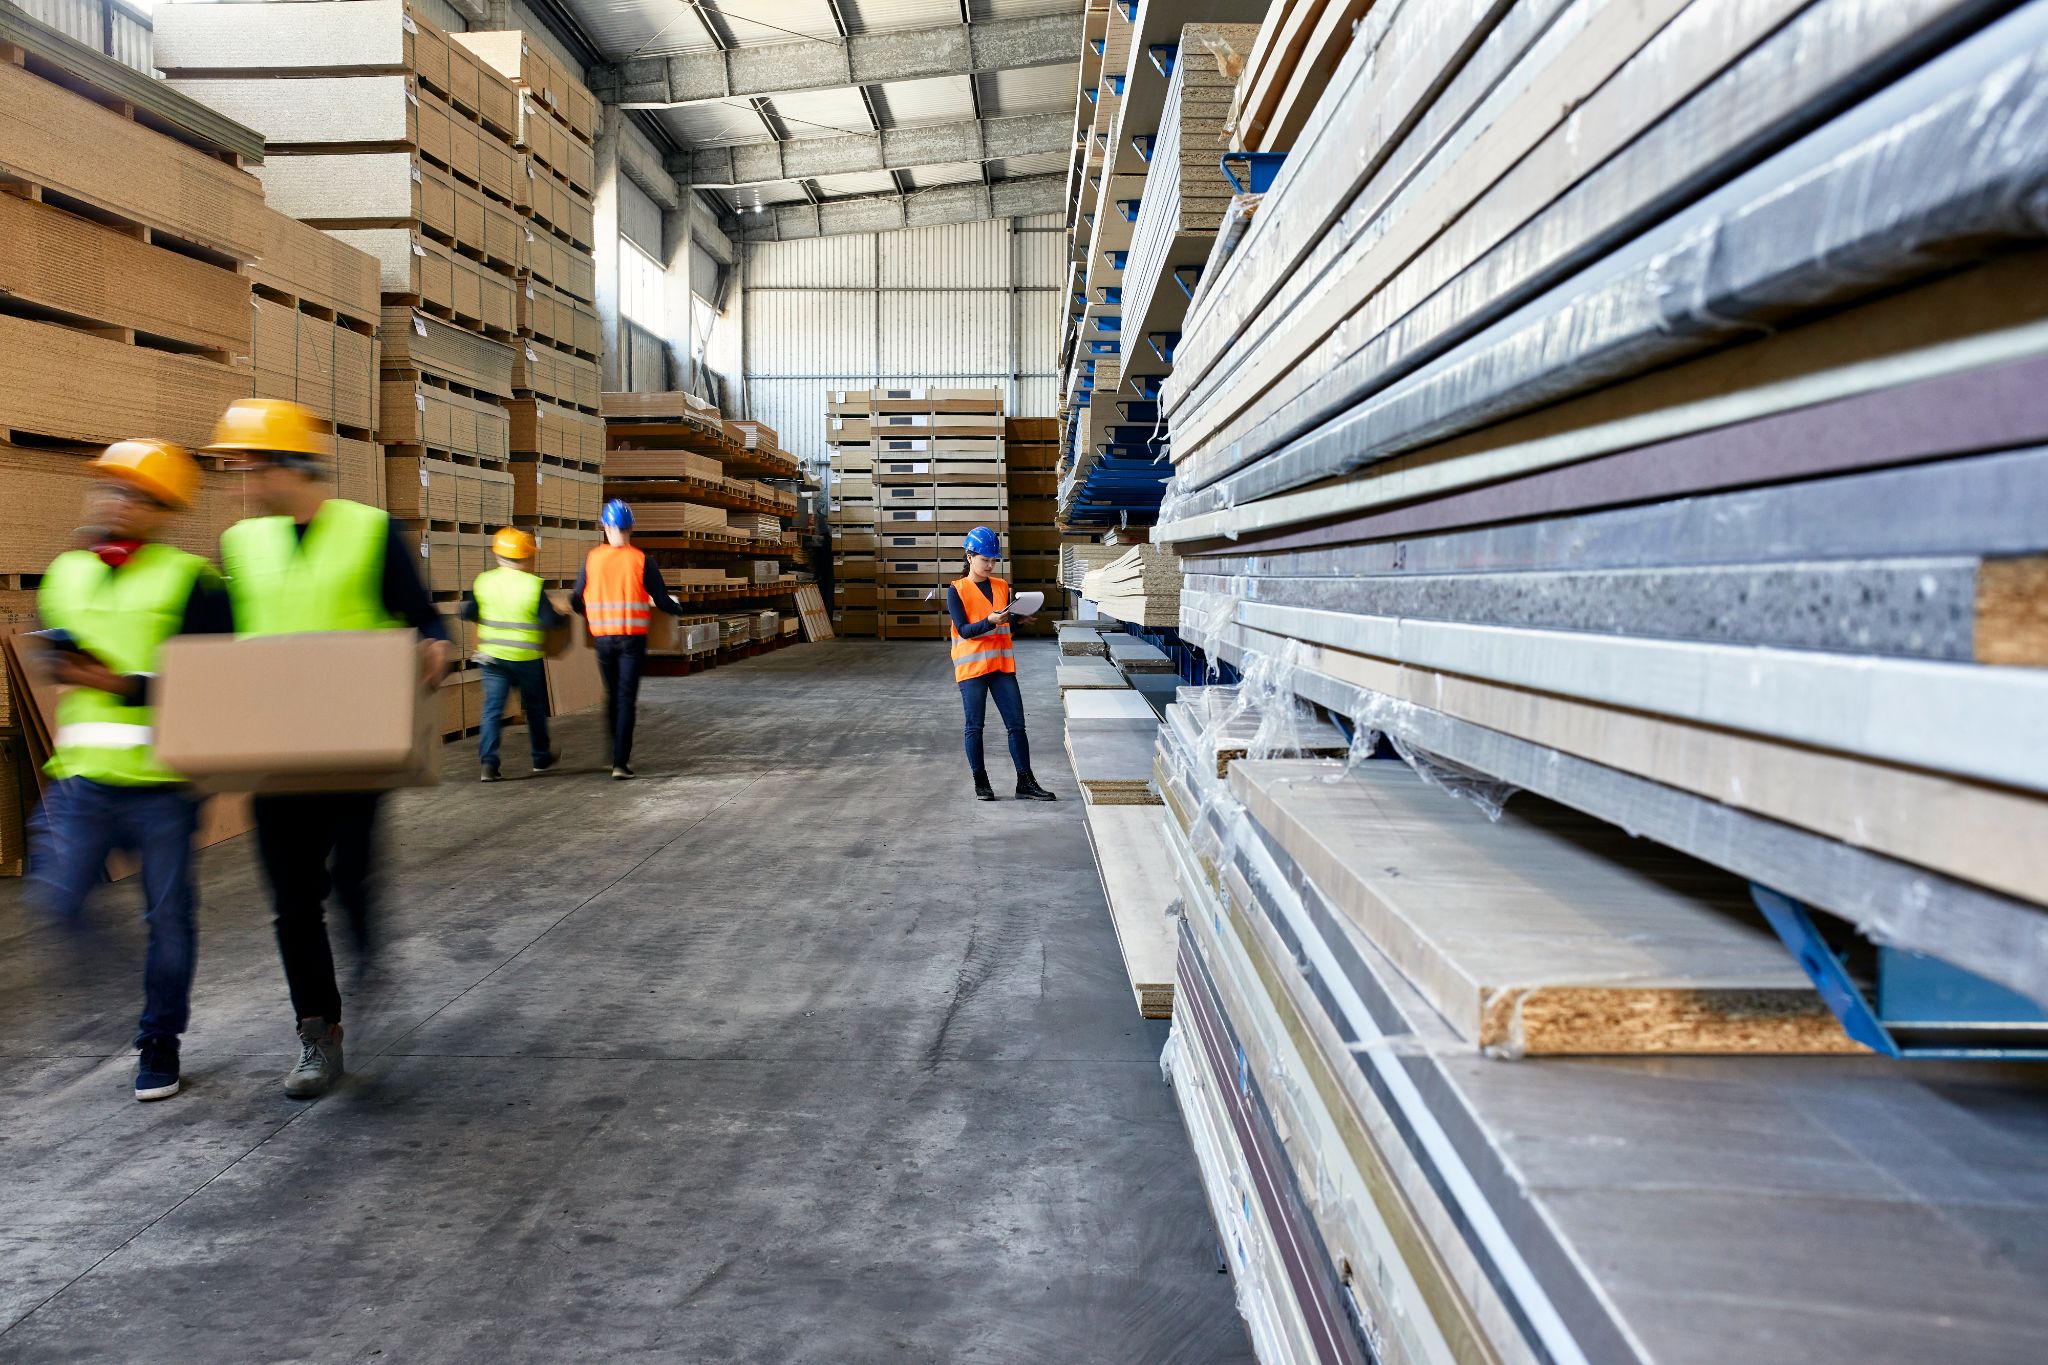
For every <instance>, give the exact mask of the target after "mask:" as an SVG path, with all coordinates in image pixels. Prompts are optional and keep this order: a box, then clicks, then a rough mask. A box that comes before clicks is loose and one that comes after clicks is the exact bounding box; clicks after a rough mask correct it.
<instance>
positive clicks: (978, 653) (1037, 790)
mask: <svg viewBox="0 0 2048 1365" xmlns="http://www.w3.org/2000/svg"><path fill="white" fill-rule="evenodd" d="M962 548H963V549H965V550H966V552H967V576H966V577H965V578H956V579H954V580H953V581H952V582H951V583H949V584H947V585H946V614H947V615H949V616H951V617H952V618H953V680H954V681H955V682H957V683H958V684H959V685H960V704H961V705H962V706H963V707H965V708H966V711H967V766H968V767H969V768H970V769H971V770H972V771H973V773H974V799H975V800H977V801H993V800H995V799H996V794H995V790H994V789H993V788H992V787H990V786H989V782H988V769H987V768H986V767H984V766H983V765H982V758H981V727H982V722H983V721H984V720H986V719H987V717H988V701H989V698H990V697H994V698H995V702H996V711H997V713H998V714H1000V715H1001V716H1002V718H1003V728H1004V729H1005V730H1006V731H1008V732H1009V738H1010V761H1011V762H1012V763H1014V764H1015V765H1016V766H1017V798H1018V800H1020V801H1054V800H1058V798H1057V797H1055V796H1054V795H1053V794H1052V793H1051V792H1049V791H1047V790H1046V789H1045V788H1043V787H1041V786H1039V785H1038V779H1037V778H1035V777H1033V776H1032V775H1031V743H1030V740H1029V739H1028V738H1026V736H1025V734H1024V694H1023V693H1022V692H1020V691H1018V690H1017V657H1016V649H1015V646H1014V645H1013V643H1012V641H1011V639H1010V616H1011V611H1012V608H1013V607H1016V606H1020V605H1022V604H1019V603H1016V602H1014V601H1013V599H1012V596H1011V593H1010V585H1009V583H1007V582H1006V581H1004V580H1003V579H1000V578H997V577H996V576H995V572H994V571H995V567H996V557H997V556H998V555H1000V554H1001V553H1002V548H1003V547H1002V543H1001V542H1000V541H998V540H997V539H996V533H995V532H994V531H991V530H989V529H988V527H986V526H977V527H975V528H974V529H973V530H972V531H969V532H968V533H967V540H966V542H965V543H964V545H963V546H962ZM1032 609H1035V608H1026V609H1025V610H1024V611H1023V613H1022V614H1024V615H1029V614H1030V611H1031V610H1032Z"/></svg>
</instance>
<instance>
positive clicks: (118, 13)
mask: <svg viewBox="0 0 2048 1365" xmlns="http://www.w3.org/2000/svg"><path fill="white" fill-rule="evenodd" d="M15 3H16V4H18V5H19V6H20V7H21V8H22V9H23V10H25V11H27V13H28V16H29V17H30V18H32V19H40V20H41V21H42V22H43V23H46V24H48V25H49V26H50V27H51V28H54V29H56V30H57V31H58V32H59V33H62V34H64V35H65V36H67V37H70V38H75V39H77V40H78V41H79V42H81V43H84V44H85V45H86V46H87V47H89V48H92V49H93V50H95V51H97V52H104V53H106V54H107V55H108V56H109V57H112V58H113V59H114V60H115V61H117V62H120V63H121V64H122V65H123V66H128V67H133V68H134V69H135V70H137V71H148V70H150V64H149V45H150V27H149V18H148V16H147V15H146V14H143V13H140V12H138V11H135V10H130V9H128V8H126V7H125V6H122V5H118V4H115V3H114V0H15Z"/></svg>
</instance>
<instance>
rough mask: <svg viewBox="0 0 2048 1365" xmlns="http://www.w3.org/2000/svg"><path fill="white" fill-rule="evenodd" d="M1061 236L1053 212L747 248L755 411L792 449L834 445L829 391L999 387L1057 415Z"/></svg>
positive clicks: (1031, 410)
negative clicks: (829, 438)
mask: <svg viewBox="0 0 2048 1365" xmlns="http://www.w3.org/2000/svg"><path fill="white" fill-rule="evenodd" d="M1065 280H1066V238H1065V234H1064V232H1063V230H1062V226H1061V220H1060V219H1059V217H1058V216H1057V215H1053V214H1046V215H1041V216H1039V217H1036V218H1019V219H1012V220H1001V221H995V222H984V223H958V224H952V225H948V226H945V227H930V228H913V229H911V230H909V231H905V232H884V233H879V234H877V233H867V234H851V235H847V236H840V237H818V238H813V239H811V240H809V241H801V242H764V243H759V244H756V245H754V246H751V247H749V248H748V249H747V259H746V278H745V288H746V304H745V316H746V320H747V321H746V327H745V329H744V334H743V340H744V346H745V365H746V376H747V398H748V405H749V411H750V412H751V413H752V414H753V415H754V416H755V417H757V418H759V419H760V420H762V421H764V422H766V423H768V424H769V425H770V426H772V427H774V428H775V429H776V431H777V433H778V434H780V436H781V438H782V444H783V447H784V448H785V449H788V450H790V451H793V452H795V453H796V454H798V455H799V456H803V457H806V458H810V459H823V458H824V454H825V392H826V390H828V389H864V388H868V387H869V386H871V385H873V384H877V383H885V384H935V385H941V386H943V385H947V384H952V385H955V386H958V387H963V388H965V387H974V386H980V385H1000V386H1002V387H1003V388H1005V389H1006V390H1007V396H1008V404H1009V410H1010V412H1011V413H1012V414H1013V415H1016V416H1020V417H1050V416H1052V415H1053V412H1054V407H1055V403H1056V401H1057V399H1056V393H1057V388H1058V377H1057V375H1056V374H1055V372H1054V367H1055V366H1056V365H1057V364H1058V359H1059V336H1060V290H1061V289H1062V288H1063V287H1064V286H1065Z"/></svg>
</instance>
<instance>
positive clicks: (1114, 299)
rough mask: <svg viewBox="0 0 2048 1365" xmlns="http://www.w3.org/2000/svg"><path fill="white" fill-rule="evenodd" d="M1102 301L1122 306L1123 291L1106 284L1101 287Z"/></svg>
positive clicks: (1118, 287)
mask: <svg viewBox="0 0 2048 1365" xmlns="http://www.w3.org/2000/svg"><path fill="white" fill-rule="evenodd" d="M1102 301H1103V302H1104V303H1114V304H1119V305H1120V304H1122V303H1123V301H1124V291H1123V289H1122V288H1121V287H1120V286H1118V285H1114V284H1106V285H1104V286H1102Z"/></svg>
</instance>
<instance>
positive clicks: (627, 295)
mask: <svg viewBox="0 0 2048 1365" xmlns="http://www.w3.org/2000/svg"><path fill="white" fill-rule="evenodd" d="M619 312H621V313H623V314H624V315H625V316H626V317H628V318H630V319H632V320H633V321H634V322H637V323H639V324H640V325H641V326H642V327H645V328H646V329H647V330H648V331H650V332H653V333H654V334H655V335H656V336H667V335H668V272H667V271H665V270H663V269H662V268H661V262H660V261H657V260H655V259H654V257H652V256H650V255H648V254H647V253H646V252H645V251H643V250H641V248H640V247H639V245H638V244H636V243H634V242H633V241H631V240H629V239H628V238H625V237H621V238H619Z"/></svg>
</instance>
